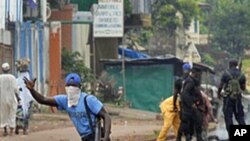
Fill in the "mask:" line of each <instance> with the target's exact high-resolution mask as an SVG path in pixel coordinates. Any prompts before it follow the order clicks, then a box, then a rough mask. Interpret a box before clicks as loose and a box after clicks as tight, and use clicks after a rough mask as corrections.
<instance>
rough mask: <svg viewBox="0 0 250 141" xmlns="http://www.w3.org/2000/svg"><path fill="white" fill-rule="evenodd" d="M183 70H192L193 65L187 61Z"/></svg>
mask: <svg viewBox="0 0 250 141" xmlns="http://www.w3.org/2000/svg"><path fill="white" fill-rule="evenodd" d="M182 69H183V70H191V65H190V64H189V63H185V64H183V65H182Z"/></svg>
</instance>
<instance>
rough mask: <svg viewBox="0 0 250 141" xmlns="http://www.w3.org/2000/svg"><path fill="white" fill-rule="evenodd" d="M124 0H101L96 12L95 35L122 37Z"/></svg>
mask: <svg viewBox="0 0 250 141" xmlns="http://www.w3.org/2000/svg"><path fill="white" fill-rule="evenodd" d="M123 7H124V6H123V0H99V3H98V6H97V8H96V9H95V10H94V11H93V12H94V13H93V14H94V26H93V28H94V29H93V30H94V37H122V36H123V32H124V19H123V18H124V14H123V13H124V12H123V9H124V8H123Z"/></svg>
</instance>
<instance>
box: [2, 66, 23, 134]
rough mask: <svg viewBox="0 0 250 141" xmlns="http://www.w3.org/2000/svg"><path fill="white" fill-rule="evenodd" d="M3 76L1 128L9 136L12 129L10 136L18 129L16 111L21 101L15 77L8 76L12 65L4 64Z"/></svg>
mask: <svg viewBox="0 0 250 141" xmlns="http://www.w3.org/2000/svg"><path fill="white" fill-rule="evenodd" d="M2 71H3V74H0V128H4V135H5V136H6V135H8V132H7V128H10V135H12V134H13V129H14V128H15V127H16V111H17V106H18V101H19V96H18V92H19V89H18V85H17V81H16V78H15V76H14V75H12V74H8V73H9V71H10V65H9V64H8V63H3V64H2Z"/></svg>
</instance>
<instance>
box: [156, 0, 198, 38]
mask: <svg viewBox="0 0 250 141" xmlns="http://www.w3.org/2000/svg"><path fill="white" fill-rule="evenodd" d="M198 1H199V0H188V1H187V0H158V1H156V2H155V4H154V5H153V12H152V15H153V16H152V17H153V25H154V26H155V27H156V28H157V30H160V31H166V32H167V33H168V34H169V35H173V34H174V32H175V30H176V29H177V28H178V27H182V26H183V27H184V28H188V27H189V25H190V23H191V21H192V20H193V19H194V18H195V17H196V16H197V15H198V14H199V6H198Z"/></svg>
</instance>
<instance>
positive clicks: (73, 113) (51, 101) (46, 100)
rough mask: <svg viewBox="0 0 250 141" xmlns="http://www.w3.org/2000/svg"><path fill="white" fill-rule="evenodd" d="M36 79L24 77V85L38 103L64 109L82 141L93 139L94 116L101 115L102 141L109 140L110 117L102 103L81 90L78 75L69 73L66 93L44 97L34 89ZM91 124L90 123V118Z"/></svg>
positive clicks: (66, 80) (91, 140)
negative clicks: (103, 132)
mask: <svg viewBox="0 0 250 141" xmlns="http://www.w3.org/2000/svg"><path fill="white" fill-rule="evenodd" d="M35 81H36V79H34V80H32V81H30V80H28V79H27V78H24V82H25V84H26V87H27V88H28V89H29V90H30V92H31V94H32V96H33V97H34V98H35V99H36V100H37V101H38V102H39V103H40V104H44V105H48V106H55V107H57V108H58V109H59V110H65V111H66V112H67V113H68V115H69V117H70V119H71V121H72V122H73V124H74V126H75V128H76V130H77V132H78V133H79V135H80V136H81V138H82V141H95V133H93V132H94V130H93V127H95V126H96V125H95V123H96V122H95V120H96V117H101V118H102V119H103V121H104V130H105V134H104V137H103V138H102V139H101V140H102V141H109V139H110V138H109V135H110V130H111V118H110V116H109V114H108V113H107V112H106V110H105V108H104V106H103V104H102V103H101V102H100V101H99V100H98V99H97V98H96V97H95V96H93V95H88V94H87V93H84V92H81V89H80V86H81V85H80V82H81V79H80V76H79V75H78V74H76V73H70V74H68V75H67V77H66V79H65V83H66V85H65V90H66V93H67V95H57V96H54V97H44V96H43V95H41V94H39V93H38V92H37V91H36V90H34V85H35ZM86 96H87V97H86ZM85 98H86V105H87V106H88V108H89V110H90V112H89V113H90V117H88V115H87V111H86V107H85V103H84V102H85ZM89 118H90V119H91V122H92V123H93V125H92V126H91V125H90V123H91V122H90V119H89Z"/></svg>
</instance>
